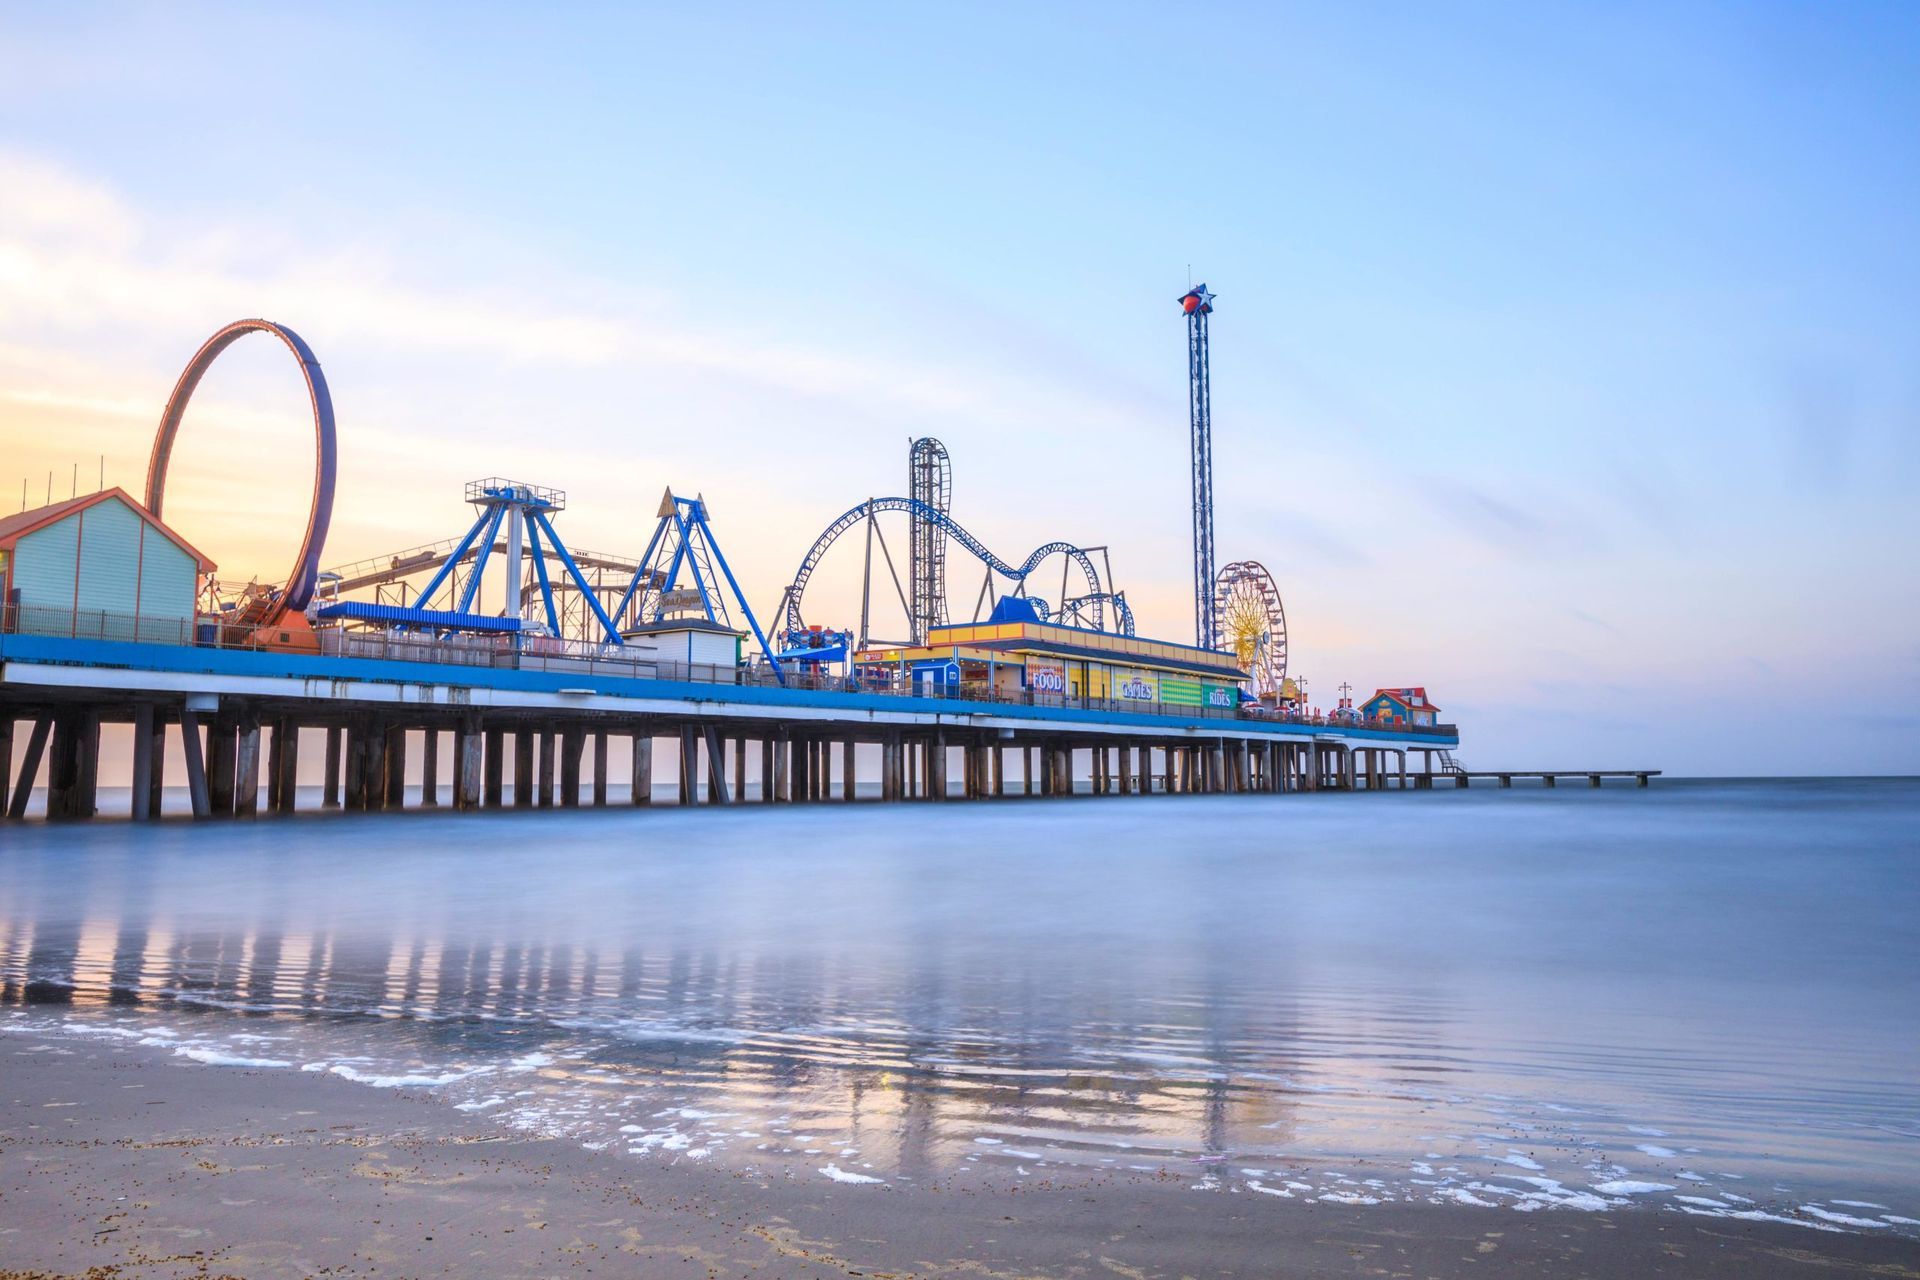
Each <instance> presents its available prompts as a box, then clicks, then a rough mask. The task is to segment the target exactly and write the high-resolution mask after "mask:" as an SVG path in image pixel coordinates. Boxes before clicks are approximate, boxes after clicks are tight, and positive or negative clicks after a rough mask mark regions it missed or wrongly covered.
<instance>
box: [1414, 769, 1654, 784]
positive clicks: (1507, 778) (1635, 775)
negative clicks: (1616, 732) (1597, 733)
mask: <svg viewBox="0 0 1920 1280" xmlns="http://www.w3.org/2000/svg"><path fill="white" fill-rule="evenodd" d="M1434 776H1437V777H1442V778H1452V779H1453V785H1454V786H1456V787H1465V786H1469V785H1471V783H1472V780H1473V779H1475V778H1492V779H1495V780H1497V781H1498V782H1499V784H1500V785H1501V786H1502V787H1511V786H1513V780H1514V779H1515V778H1536V779H1538V780H1539V782H1540V785H1541V786H1543V787H1554V786H1558V785H1559V784H1560V779H1562V778H1571V779H1580V778H1585V779H1586V781H1587V785H1588V786H1589V787H1597V786H1599V785H1600V780H1601V779H1602V778H1632V779H1633V784H1634V785H1635V786H1636V787H1644V786H1647V785H1648V783H1649V781H1650V780H1651V779H1654V778H1657V777H1659V776H1660V770H1658V769H1447V770H1443V771H1441V772H1440V773H1439V774H1437V775H1428V776H1427V777H1426V778H1425V779H1423V781H1424V782H1425V784H1426V785H1428V786H1431V785H1432V781H1431V779H1432V777H1434Z"/></svg>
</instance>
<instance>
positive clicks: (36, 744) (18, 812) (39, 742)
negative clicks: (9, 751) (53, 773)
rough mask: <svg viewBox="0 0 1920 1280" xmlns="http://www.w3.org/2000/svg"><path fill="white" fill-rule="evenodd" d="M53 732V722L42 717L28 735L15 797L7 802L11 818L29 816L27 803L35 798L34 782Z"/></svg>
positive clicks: (15, 785)
mask: <svg viewBox="0 0 1920 1280" xmlns="http://www.w3.org/2000/svg"><path fill="white" fill-rule="evenodd" d="M52 732H53V720H52V718H51V717H49V716H44V715H43V716H40V717H38V718H37V719H35V720H34V722H33V728H32V729H31V730H30V731H29V732H28V734H27V748H26V752H25V754H23V755H22V756H21V757H20V772H19V773H18V774H16V775H15V779H14V787H13V796H12V798H11V799H9V800H8V801H7V816H8V817H9V818H24V817H26V816H27V802H28V801H29V800H31V799H32V798H33V782H34V779H35V778H36V777H38V776H39V773H40V757H41V756H43V755H45V754H46V750H47V737H48V735H49V734H51V733H52Z"/></svg>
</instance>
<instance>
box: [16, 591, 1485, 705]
mask: <svg viewBox="0 0 1920 1280" xmlns="http://www.w3.org/2000/svg"><path fill="white" fill-rule="evenodd" d="M0 634H13V635H29V636H45V637H52V638H63V639H75V640H105V641H115V642H120V643H132V644H153V645H185V646H193V647H197V648H211V649H248V648H252V647H253V646H252V645H251V643H250V634H251V629H250V628H244V627H228V626H223V625H222V624H220V623H218V622H216V621H212V620H209V619H205V618H202V619H195V620H190V619H185V618H155V617H144V618H143V617H136V616H133V615H128V614H118V613H111V612H106V611H102V610H90V609H48V608H38V607H33V606H25V605H5V606H0ZM314 635H315V638H316V639H317V640H318V642H319V646H320V653H321V654H322V655H323V656H325V657H335V658H363V659H371V660H375V661H384V662H414V663H423V664H428V665H435V666H451V667H482V668H488V669H492V670H502V671H539V672H547V673H550V674H557V675H567V676H572V677H578V678H579V679H580V680H581V681H582V688H588V689H590V688H592V685H591V683H590V682H591V681H592V680H594V679H596V678H600V677H605V678H608V679H621V680H635V679H638V680H663V681H673V682H677V683H683V684H707V685H732V686H735V687H762V688H774V687H780V688H787V689H801V690H807V691H811V692H818V693H846V694H866V695H873V696H880V697H911V698H923V699H927V698H930V699H939V700H944V701H950V702H955V703H970V704H974V705H978V704H982V703H985V704H988V705H996V706H1023V707H1043V708H1057V709H1061V710H1073V711H1097V712H1113V713H1121V714H1131V715H1150V716H1169V717H1178V718H1180V719H1182V720H1189V721H1191V720H1222V721H1246V720H1254V721H1261V722H1266V723H1274V724H1300V725H1315V726H1325V727H1327V728H1330V729H1342V728H1389V729H1392V730H1393V731H1394V732H1395V733H1400V734H1407V735H1411V736H1418V737H1429V736H1430V737H1440V738H1453V737H1455V736H1457V730H1456V729H1455V727H1454V726H1453V725H1448V724H1437V725H1400V724H1394V725H1368V724H1366V723H1365V722H1363V721H1360V720H1358V719H1342V718H1340V717H1337V716H1309V715H1300V714H1296V713H1292V712H1287V711H1276V710H1273V709H1270V708H1267V707H1264V706H1259V705H1258V704H1242V705H1241V706H1239V707H1210V706H1203V705H1194V704H1191V703H1172V702H1160V701H1154V700H1148V699H1135V698H1095V697H1090V696H1086V695H1077V694H1058V693H1036V692H1035V691H1033V690H1031V689H1024V688H1017V687H1008V686H1005V685H995V684H990V683H989V682H987V681H964V682H962V683H959V684H951V685H946V684H933V683H927V682H922V683H918V684H916V683H914V682H913V681H912V679H911V674H910V672H908V671H907V670H905V669H902V668H867V669H865V671H864V673H863V674H861V675H858V676H851V677H850V676H846V675H842V674H839V673H838V672H829V671H819V670H813V671H810V670H807V669H805V668H804V667H803V666H801V665H800V664H798V663H793V662H789V663H788V664H787V666H786V667H785V669H784V670H783V671H782V672H781V673H780V674H779V675H776V674H775V673H774V672H773V671H772V670H771V669H770V668H768V667H766V666H764V665H760V666H740V667H731V666H724V665H710V664H706V663H685V662H671V661H663V660H660V659H655V658H646V657H640V656H638V655H635V654H631V653H625V652H622V651H621V650H620V649H619V648H615V647H611V646H605V645H596V644H593V643H590V642H587V641H580V640H562V639H556V638H553V637H549V636H526V635H522V636H511V635H497V636H479V635H458V634H455V635H433V634H429V633H424V632H413V631H374V630H349V629H346V628H342V627H321V628H319V629H317V630H316V631H315V632H314Z"/></svg>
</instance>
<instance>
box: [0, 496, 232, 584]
mask: <svg viewBox="0 0 1920 1280" xmlns="http://www.w3.org/2000/svg"><path fill="white" fill-rule="evenodd" d="M113 500H117V501H119V502H120V503H122V504H123V505H125V506H127V507H128V508H130V509H131V510H132V511H133V513H134V514H135V515H136V516H138V517H139V518H140V519H141V520H143V521H145V522H146V524H147V525H148V526H149V527H150V528H153V529H155V530H157V531H159V532H160V533H161V534H162V535H164V536H165V537H166V538H167V539H168V540H170V541H171V542H173V543H174V545H176V546H178V547H179V548H180V549H181V550H182V551H185V552H186V553H187V554H188V555H190V556H192V557H193V558H194V560H195V561H197V562H198V563H199V566H200V571H201V572H202V573H212V572H213V571H214V568H215V565H214V563H213V561H212V560H210V559H208V558H207V556H206V554H205V553H203V552H201V551H200V550H198V549H197V548H196V547H194V545H193V544H192V543H190V542H188V541H187V540H186V539H185V538H183V537H181V536H180V535H179V534H177V533H175V532H174V531H173V530H172V529H170V528H168V527H167V526H166V525H165V524H163V523H162V522H161V520H160V517H159V516H156V515H154V514H153V513H152V512H151V511H148V510H147V509H146V508H145V507H143V506H141V505H140V504H139V503H138V502H136V501H134V499H133V495H131V494H129V493H128V492H127V491H126V490H125V489H122V488H120V487H119V486H118V485H115V486H114V487H112V488H110V489H102V490H100V491H99V492H98V493H83V494H81V495H80V496H79V497H77V498H64V499H62V500H61V501H59V502H52V503H48V504H47V505H46V506H44V507H34V508H32V509H31V510H28V511H17V512H15V513H14V514H13V515H10V516H0V550H12V549H13V547H14V546H15V544H17V543H18V542H19V541H20V539H22V538H24V537H26V536H27V535H28V534H30V533H38V532H39V531H40V530H42V529H44V528H46V527H47V526H48V525H51V524H57V523H58V522H59V521H61V520H64V519H66V518H67V517H68V516H71V515H76V514H78V513H80V512H82V511H85V510H86V509H87V508H89V507H95V506H98V505H99V504H101V503H102V502H107V501H113Z"/></svg>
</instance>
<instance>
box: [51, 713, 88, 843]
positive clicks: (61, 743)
mask: <svg viewBox="0 0 1920 1280" xmlns="http://www.w3.org/2000/svg"><path fill="white" fill-rule="evenodd" d="M79 789H80V723H79V717H77V716H76V715H74V714H73V712H71V711H62V712H61V713H60V714H58V715H56V716H55V717H54V718H53V750H52V751H51V752H49V753H48V756H47V817H48V818H49V819H52V820H54V821H59V820H60V819H62V818H74V817H78V816H79V814H78V812H77V809H78V803H77V801H76V799H75V795H76V793H77V792H78V791H79Z"/></svg>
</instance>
